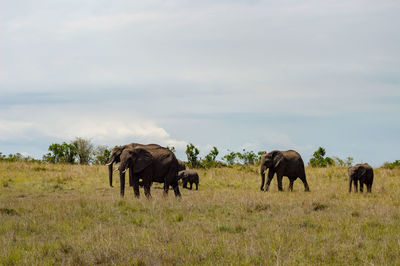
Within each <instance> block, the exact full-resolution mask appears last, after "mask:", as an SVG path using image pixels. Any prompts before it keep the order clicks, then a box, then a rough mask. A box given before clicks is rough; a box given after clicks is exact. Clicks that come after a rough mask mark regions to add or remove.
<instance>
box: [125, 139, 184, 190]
mask: <svg viewBox="0 0 400 266" xmlns="http://www.w3.org/2000/svg"><path fill="white" fill-rule="evenodd" d="M120 160H121V164H120V166H119V168H118V170H119V172H120V180H121V196H124V187H125V186H124V185H125V184H124V183H125V172H126V170H127V169H128V168H129V181H130V183H131V184H132V185H133V191H134V193H135V196H136V197H139V195H140V193H139V185H140V184H139V178H141V179H142V182H143V186H144V193H145V195H146V197H151V194H150V187H151V184H152V182H159V183H164V193H165V194H167V193H168V189H169V186H172V187H173V189H174V192H175V196H176V197H180V196H181V193H180V191H179V186H178V169H179V163H178V160H177V159H176V157H175V154H174V153H173V152H171V151H170V150H168V149H167V148H163V147H160V148H155V147H147V146H146V145H139V146H135V147H134V148H126V149H124V150H123V151H122V153H121V155H120Z"/></svg>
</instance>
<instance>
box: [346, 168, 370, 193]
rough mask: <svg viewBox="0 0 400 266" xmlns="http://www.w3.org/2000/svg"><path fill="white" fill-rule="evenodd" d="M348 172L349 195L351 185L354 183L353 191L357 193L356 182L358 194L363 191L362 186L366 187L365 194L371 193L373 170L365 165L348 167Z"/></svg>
mask: <svg viewBox="0 0 400 266" xmlns="http://www.w3.org/2000/svg"><path fill="white" fill-rule="evenodd" d="M348 172H349V193H350V192H351V183H352V182H353V183H354V191H355V192H357V182H360V192H363V191H364V184H365V185H366V186H367V192H371V189H372V183H373V181H374V170H373V169H372V167H371V166H370V165H369V164H367V163H364V164H356V165H354V166H350V167H349V169H348Z"/></svg>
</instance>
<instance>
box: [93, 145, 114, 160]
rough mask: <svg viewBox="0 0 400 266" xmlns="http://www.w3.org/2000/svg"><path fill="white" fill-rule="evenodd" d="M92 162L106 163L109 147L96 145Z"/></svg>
mask: <svg viewBox="0 0 400 266" xmlns="http://www.w3.org/2000/svg"><path fill="white" fill-rule="evenodd" d="M93 155H94V161H93V163H94V164H106V163H107V162H108V161H109V160H110V156H111V149H109V148H108V147H107V146H105V145H101V146H97V147H96V149H95V150H94V152H93Z"/></svg>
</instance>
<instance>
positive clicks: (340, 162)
mask: <svg viewBox="0 0 400 266" xmlns="http://www.w3.org/2000/svg"><path fill="white" fill-rule="evenodd" d="M333 160H334V161H335V164H336V165H337V166H341V167H349V166H351V164H352V163H353V158H352V157H347V158H346V160H342V159H340V158H339V157H333Z"/></svg>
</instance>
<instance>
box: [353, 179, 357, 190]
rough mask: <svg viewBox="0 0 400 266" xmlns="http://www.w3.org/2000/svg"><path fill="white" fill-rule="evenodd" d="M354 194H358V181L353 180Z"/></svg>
mask: <svg viewBox="0 0 400 266" xmlns="http://www.w3.org/2000/svg"><path fill="white" fill-rule="evenodd" d="M353 185H354V192H356V193H357V192H358V180H353Z"/></svg>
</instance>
